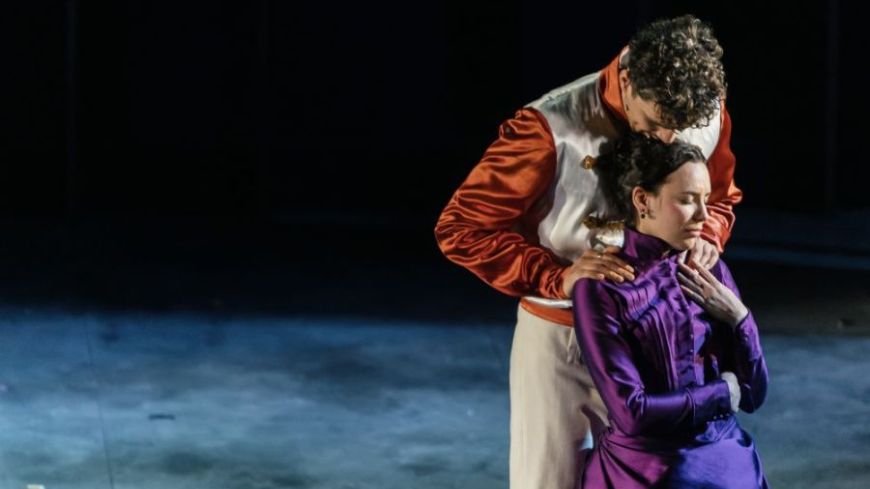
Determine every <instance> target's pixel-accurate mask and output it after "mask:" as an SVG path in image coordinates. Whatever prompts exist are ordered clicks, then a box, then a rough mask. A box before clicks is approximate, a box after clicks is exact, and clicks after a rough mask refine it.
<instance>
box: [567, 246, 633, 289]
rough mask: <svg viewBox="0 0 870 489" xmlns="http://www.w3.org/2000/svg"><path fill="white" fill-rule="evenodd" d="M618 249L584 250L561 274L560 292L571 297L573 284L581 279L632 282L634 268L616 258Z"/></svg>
mask: <svg viewBox="0 0 870 489" xmlns="http://www.w3.org/2000/svg"><path fill="white" fill-rule="evenodd" d="M619 250H620V248H618V247H616V246H608V247H607V248H605V249H604V251H595V250H586V251H585V252H584V253H583V254H582V255H580V258H578V259H576V260H574V263H573V264H571V266H570V267H568V268H566V269H565V271H563V272H562V292H563V293H564V294H565V297H571V292H572V291H573V290H574V284H575V283H576V282H577V281H578V280H580V279H581V278H591V279H595V280H604V279H605V278H607V279H610V280H613V281H614V282H620V283H621V282H624V281H626V280H634V268H632V267H631V266H629V265H628V264H627V263H625V261H623V260H621V259H620V258H619V257H617V256H616V253H618V252H619Z"/></svg>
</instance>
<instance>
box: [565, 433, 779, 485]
mask: <svg viewBox="0 0 870 489" xmlns="http://www.w3.org/2000/svg"><path fill="white" fill-rule="evenodd" d="M580 487H581V488H583V489H599V488H602V489H604V488H606V489H635V488H636V489H641V488H656V489H658V488H704V489H767V488H768V485H767V480H766V479H765V478H764V473H763V471H762V467H761V460H760V459H759V457H758V453H757V452H756V450H755V443H754V442H753V440H752V437H751V436H749V434H748V433H746V432H745V431H743V429H741V428H740V425H739V424H738V422H737V418H736V417H735V416H730V417H728V418H726V419H723V420H719V421H714V422H711V423H709V424H708V425H707V428H706V430H705V431H703V432H700V433H695V434H693V435H687V436H685V437H682V438H681V437H678V436H669V437H662V438H647V437H629V436H625V435H623V434H621V433H619V432H618V431H617V430H614V429H608V430H605V431H604V432H603V433H602V434H601V436H599V438H598V443H597V444H596V446H595V449H594V450H593V451H592V453H591V454H590V455H589V457H588V459H587V460H586V469H585V471H584V472H583V479H582V480H581V481H580Z"/></svg>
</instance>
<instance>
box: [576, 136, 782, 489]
mask: <svg viewBox="0 0 870 489" xmlns="http://www.w3.org/2000/svg"><path fill="white" fill-rule="evenodd" d="M596 169H597V171H598V172H599V177H600V178H601V179H602V184H603V185H602V187H603V188H604V189H605V196H606V197H607V201H608V203H609V207H610V209H611V211H612V213H611V214H610V215H606V216H597V217H598V218H599V219H598V220H599V221H600V220H608V219H609V220H624V222H625V229H624V242H623V246H622V252H621V255H620V257H621V258H622V259H623V260H625V261H626V262H628V263H629V264H630V265H631V266H633V267H634V269H635V273H636V277H637V278H636V279H635V280H634V281H631V282H623V283H616V282H610V281H603V280H601V281H599V280H591V279H584V280H581V281H579V282H577V284H576V286H575V288H574V295H573V300H574V316H575V326H574V327H575V329H576V333H577V340H578V342H579V344H580V348H581V350H582V353H583V358H584V361H585V362H586V364H587V366H588V367H589V372H590V374H591V375H592V378H593V380H594V382H595V385H596V387H597V388H598V391H599V393H600V394H601V398H602V399H603V401H604V404H605V405H606V406H607V409H608V411H609V422H610V426H609V427H607V428H605V429H604V430H603V431H602V432H601V434H600V435H599V437H598V439H597V443H596V445H595V448H594V451H593V452H592V454H591V455H590V456H589V457H588V459H587V465H586V470H585V471H584V473H583V479H582V481H580V482H579V483H580V485H581V486H582V487H584V488H589V489H597V488H615V489H631V488H653V487H654V488H677V487H680V488H728V489H743V488H747V489H749V488H752V489H755V488H767V481H766V479H765V477H764V474H763V471H762V467H761V461H760V459H759V457H758V453H757V452H756V450H755V444H754V442H753V440H752V438H751V437H750V436H749V434H748V433H746V432H745V431H743V429H742V428H741V427H740V425H739V424H738V422H737V418H736V417H735V416H734V413H736V412H737V411H738V410H742V411H744V412H747V413H751V412H753V411H755V410H756V409H757V408H758V407H759V406H760V405H761V404H762V402H764V397H765V394H766V391H767V367H766V365H765V362H764V356H763V355H762V351H761V344H760V343H759V339H758V329H757V328H756V325H755V321H754V319H753V317H752V314H751V313H750V312H749V310H748V309H747V308H746V306H745V305H744V304H743V303H742V302H741V300H740V294H739V292H738V291H737V287H736V286H735V284H734V279H733V278H732V277H731V273H730V272H729V271H728V267H726V266H725V263H723V262H722V261H721V260H720V261H719V262H718V263H716V264H715V265H714V266H713V267H712V268H711V269H710V270H709V271H708V270H704V269H702V268H701V267H698V266H696V265H695V264H694V263H693V262H691V261H690V262H689V263H688V264H686V263H684V260H685V256H686V253H685V250H688V249H691V248H692V246H693V245H694V242H695V240H697V239H701V238H700V235H701V228H702V225H703V224H704V221H705V220H706V219H707V207H706V199H707V197H708V196H709V193H710V177H709V174H708V172H707V166H706V164H705V162H704V157H703V155H702V153H701V151H700V150H699V149H698V148H697V147H695V146H691V145H688V144H685V143H681V142H679V141H678V142H675V143H674V144H671V145H665V144H663V143H660V142H659V141H656V140H654V139H645V138H643V137H626V138H624V139H622V140H620V141H619V142H618V143H617V144H616V147H615V148H614V150H613V151H612V152H611V153H609V154H607V155H603V156H601V157H599V159H598V162H597V165H596Z"/></svg>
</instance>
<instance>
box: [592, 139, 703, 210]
mask: <svg viewBox="0 0 870 489" xmlns="http://www.w3.org/2000/svg"><path fill="white" fill-rule="evenodd" d="M610 146H611V148H610V151H609V152H605V153H602V154H601V156H599V157H598V162H597V163H596V165H595V169H596V171H597V172H598V177H599V179H600V185H601V188H602V189H603V190H604V197H605V198H606V199H607V203H608V204H609V206H610V208H611V210H612V214H610V215H608V218H610V219H614V220H625V221H626V222H627V223H632V222H634V217H635V216H634V205H633V204H632V201H631V192H632V190H634V187H640V188H642V189H644V190H646V191H647V192H650V193H652V194H657V193H658V191H659V189H660V188H661V186H662V184H663V183H664V182H665V180H667V178H668V175H670V174H671V173H673V172H674V171H676V170H677V169H678V168H680V167H681V166H683V165H684V164H686V163H689V162H691V161H700V162H704V161H706V159H705V158H704V154H703V153H702V152H701V148H699V147H697V146H695V145H693V144H689V143H685V142H683V141H680V140H676V141H674V142H673V143H671V144H665V143H663V142H661V141H659V140H658V139H655V138H647V137H645V136H642V135H640V134H637V133H630V134H628V135H626V136H624V137H622V138H620V139H618V140H616V141H615V142H613V143H611V144H610Z"/></svg>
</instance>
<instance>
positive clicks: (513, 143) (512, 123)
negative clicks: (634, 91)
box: [435, 58, 742, 326]
mask: <svg viewBox="0 0 870 489" xmlns="http://www.w3.org/2000/svg"><path fill="white" fill-rule="evenodd" d="M617 66H618V58H615V59H614V60H613V61H612V62H611V63H610V65H608V66H607V67H606V68H605V69H604V70H602V71H601V73H600V80H599V91H600V96H601V98H602V100H603V101H604V103H605V105H606V106H607V107H608V109H609V110H610V111H611V112H612V113H613V116H614V118H615V119H617V120H619V121H623V122H624V121H625V114H624V113H623V112H622V109H621V106H622V104H621V102H620V97H621V95H620V91H619V85H618V83H617ZM730 134H731V122H730V117H729V116H728V113H727V111H726V110H724V104H723V110H722V121H721V132H720V135H719V140H718V143H717V146H716V148H715V149H714V151H713V153H712V154H711V156H710V158H709V160H708V163H707V165H708V168H709V170H710V178H711V183H712V194H711V196H710V199H709V204H708V209H709V211H710V214H711V217H710V219H708V221H707V222H706V223H705V225H704V230H703V232H702V235H703V236H704V238H705V239H707V240H708V241H710V242H712V243H715V244H716V246H717V247H718V248H719V249H720V251H721V250H722V247H723V246H724V244H725V242H726V241H727V240H728V237H729V235H730V230H731V227H732V226H733V223H734V214H733V212H732V206H733V205H734V204H737V203H738V202H740V200H741V198H742V194H741V192H740V190H739V189H738V188H737V187H736V186H735V185H734V181H733V175H734V165H735V161H734V155H733V154H732V153H731V150H730V147H729V144H730ZM556 152H557V148H556V146H555V144H554V139H553V135H552V132H551V130H550V127H549V126H548V124H547V121H546V119H545V118H544V117H543V116H542V115H541V113H540V112H538V111H537V110H535V109H532V108H528V107H527V108H524V109H521V110H519V111H518V112H517V113H516V115H515V117H514V118H513V119H510V120H507V121H505V122H504V123H503V124H502V125H501V127H500V128H499V137H498V139H497V140H496V141H495V142H494V143H493V144H492V145H491V146H490V147H489V148H488V149H487V150H486V152H485V154H484V155H483V157H482V159H481V161H480V162H479V163H478V165H477V166H475V168H474V169H473V170H472V171H471V173H470V174H469V175H468V178H467V179H466V180H465V182H463V183H462V185H461V186H460V187H459V189H458V190H456V192H455V193H454V194H453V196H452V197H451V199H450V201H449V202H448V203H447V205H446V206H445V208H444V210H443V211H442V213H441V216H440V217H439V220H438V223H437V225H436V227H435V237H436V240H437V242H438V246H439V247H440V249H441V251H442V252H443V253H444V255H445V256H446V257H447V258H448V259H450V260H451V261H452V262H454V263H456V264H458V265H461V266H463V267H465V268H467V269H468V270H470V271H471V272H472V273H474V274H475V275H477V276H478V277H479V278H481V279H482V280H483V281H484V282H486V283H487V284H489V285H491V286H492V287H494V288H496V289H497V290H499V291H501V292H503V293H505V294H508V295H511V296H516V297H521V296H537V297H542V298H545V299H568V297H566V296H565V295H564V292H563V291H562V280H561V273H562V271H563V270H564V269H565V267H567V266H569V265H570V262H569V260H567V259H564V258H560V257H559V256H557V255H556V254H555V253H554V252H553V251H552V250H550V249H548V248H546V247H544V246H541V244H540V240H539V238H538V235H537V228H538V225H539V223H540V222H541V220H542V218H543V217H544V216H545V215H546V214H547V213H548V212H549V210H550V209H551V208H552V206H554V205H559V204H558V203H555V204H554V203H553V202H552V200H551V196H550V195H549V194H548V192H549V191H550V187H551V185H552V184H553V181H554V177H556V169H557V165H556V160H557V158H556V157H557V153H556ZM522 306H523V307H524V308H525V309H526V310H528V311H529V312H531V313H532V314H535V315H537V316H539V317H543V318H545V319H548V320H550V321H553V322H556V323H559V324H562V325H565V326H571V325H573V318H572V313H571V310H570V309H556V308H551V307H547V306H544V305H540V304H534V303H531V302H529V301H527V300H524V301H523V302H522Z"/></svg>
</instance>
